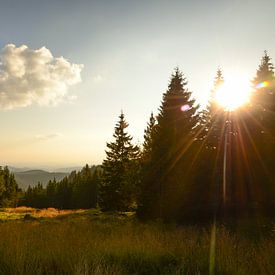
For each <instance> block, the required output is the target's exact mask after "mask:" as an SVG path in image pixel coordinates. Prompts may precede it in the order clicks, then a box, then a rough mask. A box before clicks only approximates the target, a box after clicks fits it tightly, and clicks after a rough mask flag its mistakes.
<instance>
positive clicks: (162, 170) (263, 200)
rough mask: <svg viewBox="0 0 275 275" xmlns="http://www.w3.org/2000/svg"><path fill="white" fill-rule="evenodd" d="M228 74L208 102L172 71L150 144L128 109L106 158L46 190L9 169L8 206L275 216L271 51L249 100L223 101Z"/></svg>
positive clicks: (1, 193) (2, 182)
mask: <svg viewBox="0 0 275 275" xmlns="http://www.w3.org/2000/svg"><path fill="white" fill-rule="evenodd" d="M225 81H226V79H224V77H223V71H222V69H221V68H218V70H217V72H216V76H215V78H214V80H213V89H212V90H211V96H210V99H209V101H208V104H207V106H206V108H204V109H202V108H201V107H200V106H199V105H198V104H197V103H196V101H195V99H194V97H193V94H192V92H191V91H189V89H188V81H187V79H186V77H185V75H184V74H183V73H182V72H181V71H180V69H179V68H175V70H174V71H173V73H172V75H171V77H170V81H169V85H168V88H167V90H166V91H165V92H164V94H163V97H162V102H161V104H160V107H159V109H158V113H157V114H153V113H151V115H150V116H149V120H148V123H147V126H146V128H145V130H144V142H143V144H142V146H137V145H136V144H134V143H133V137H132V136H131V135H130V134H129V133H128V132H127V127H128V122H127V121H126V118H125V115H124V113H123V112H121V113H120V115H119V118H118V122H117V124H116V125H115V129H114V134H113V141H111V142H108V143H107V148H106V157H105V159H104V161H103V163H102V165H100V166H90V167H89V166H88V165H86V166H85V167H84V168H83V169H82V170H81V171H80V172H72V173H71V174H70V175H69V176H68V177H65V178H64V179H63V180H61V181H59V182H57V181H56V180H53V181H49V182H48V184H47V186H46V187H45V188H44V187H43V186H42V184H40V183H38V184H37V185H36V186H34V187H29V188H28V189H27V190H20V189H19V188H18V186H17V184H16V182H15V180H14V177H13V175H12V174H10V172H9V170H8V168H4V169H1V170H0V203H1V205H2V206H7V205H8V206H16V205H24V206H31V207H36V208H48V207H55V208H60V209H77V208H82V209H88V208H100V209H101V210H102V211H108V212H109V211H118V212H125V211H134V212H136V214H137V216H138V217H139V218H140V219H141V220H161V221H164V222H178V223H184V222H189V221H195V222H204V221H212V220H213V218H215V219H220V220H227V219H239V218H243V217H249V218H256V217H259V216H263V217H271V216H274V214H275V213H274V209H275V207H274V206H275V172H274V161H275V116H274V111H275V76H274V66H273V64H272V61H271V57H270V56H269V55H268V54H267V52H265V53H264V55H263V57H262V59H261V60H260V64H259V67H258V69H257V70H256V74H255V76H254V77H253V78H252V79H251V95H250V100H249V102H247V103H246V104H243V105H242V106H240V107H239V108H236V109H232V110H231V109H225V108H224V107H222V106H221V105H220V104H218V103H217V101H216V100H215V94H216V93H217V91H218V89H219V87H221V85H223V83H224V82H225Z"/></svg>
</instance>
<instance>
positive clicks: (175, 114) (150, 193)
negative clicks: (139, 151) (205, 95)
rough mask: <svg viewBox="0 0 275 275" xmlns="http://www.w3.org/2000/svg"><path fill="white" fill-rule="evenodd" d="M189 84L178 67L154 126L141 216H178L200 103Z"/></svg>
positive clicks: (139, 212)
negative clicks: (197, 102)
mask: <svg viewBox="0 0 275 275" xmlns="http://www.w3.org/2000/svg"><path fill="white" fill-rule="evenodd" d="M186 85H187V81H186V78H185V77H184V76H183V74H182V73H181V72H180V71H179V69H178V68H176V69H175V72H174V73H173V74H172V77H171V80H170V83H169V86H168V89H167V91H166V93H164V95H163V100H162V104H161V107H160V108H159V115H158V117H157V123H156V125H155V126H154V128H155V129H154V131H155V132H154V138H153V142H152V145H151V159H150V163H149V164H148V169H147V171H146V175H145V176H144V178H143V184H142V188H143V190H142V192H141V197H140V200H139V209H138V214H139V216H140V217H142V218H149V219H150V218H161V219H164V220H170V219H174V218H175V215H177V211H176V209H177V207H178V206H179V200H181V199H182V198H181V197H180V194H181V192H182V190H183V189H184V188H183V187H184V184H185V180H184V175H183V174H184V173H183V170H184V162H187V159H188V149H189V148H190V144H192V143H193V140H194V138H195V128H196V126H197V125H198V115H197V110H198V106H196V104H195V100H194V99H192V97H191V95H192V94H191V92H189V91H188V89H187V87H186ZM186 180H187V179H186Z"/></svg>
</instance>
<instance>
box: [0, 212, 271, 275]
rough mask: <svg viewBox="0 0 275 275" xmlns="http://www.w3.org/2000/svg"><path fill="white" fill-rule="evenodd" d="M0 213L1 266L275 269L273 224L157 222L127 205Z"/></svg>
mask: <svg viewBox="0 0 275 275" xmlns="http://www.w3.org/2000/svg"><path fill="white" fill-rule="evenodd" d="M53 213H55V214H53ZM11 217H13V219H14V220H13V221H11ZM0 219H1V221H2V223H1V225H0V236H1V238H0V274H28V275H29V274H36V275H37V274H209V272H210V273H212V274H274V273H275V263H274V258H275V245H274V242H273V240H274V231H272V228H273V227H272V226H270V227H269V229H268V230H265V227H262V228H261V229H259V231H257V234H256V235H253V234H248V232H250V233H251V232H252V231H251V228H250V229H249V226H247V227H246V228H245V227H244V226H242V227H237V229H230V230H229V229H228V228H226V227H225V226H222V225H219V226H217V227H213V226H204V227H201V226H200V227H196V226H176V225H171V224H170V225H163V224H161V223H140V222H138V221H137V220H136V218H135V215H134V214H133V213H117V214H114V213H113V214H108V213H101V212H99V211H98V210H76V211H59V210H56V209H44V210H37V209H33V208H15V209H3V210H2V212H1V216H0ZM260 232H261V234H259V233H260ZM255 236H257V238H256V237H255Z"/></svg>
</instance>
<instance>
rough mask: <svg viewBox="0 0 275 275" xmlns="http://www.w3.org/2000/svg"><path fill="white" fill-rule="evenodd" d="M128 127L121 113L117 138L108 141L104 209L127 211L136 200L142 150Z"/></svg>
mask: <svg viewBox="0 0 275 275" xmlns="http://www.w3.org/2000/svg"><path fill="white" fill-rule="evenodd" d="M127 127H128V123H127V122H126V121H125V119H124V114H123V113H121V115H120V116H119V121H118V123H117V124H116V126H115V132H114V135H113V137H114V139H115V141H114V142H110V143H107V151H106V155H107V156H106V159H105V160H104V161H103V165H102V169H103V174H102V184H101V186H100V201H99V203H100V207H101V208H102V209H103V210H107V211H110V210H112V211H114V210H115V211H126V210H129V209H130V208H131V207H132V206H133V203H134V202H135V196H136V190H137V185H138V171H139V157H140V152H139V148H138V147H137V146H134V145H133V144H132V137H131V136H130V135H129V134H128V133H127V132H126V128H127Z"/></svg>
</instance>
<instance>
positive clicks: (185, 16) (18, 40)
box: [0, 0, 275, 167]
mask: <svg viewBox="0 0 275 275" xmlns="http://www.w3.org/2000/svg"><path fill="white" fill-rule="evenodd" d="M274 10H275V1H271V0H270V1H268V0H265V1H255V0H250V1H246V0H243V1H221V0H220V1H216V0H212V1H210V0H208V1H207V0H204V1H196V0H194V1H173V0H172V1H104V0H103V1H81V0H79V1H70V0H66V1H61V0H59V1H58V0H56V1H55V0H52V1H28V0H25V1H11V0H9V1H1V8H0V25H1V31H0V34H1V35H0V47H1V48H4V47H5V46H6V45H7V44H9V43H12V44H14V45H16V46H17V47H20V46H21V45H23V44H24V45H27V47H28V48H30V49H33V50H36V49H39V48H41V47H46V48H47V49H49V51H50V52H51V54H52V55H53V56H54V57H60V56H63V57H64V58H66V59H67V60H68V61H69V62H71V63H74V64H83V65H84V67H83V69H82V71H81V78H82V81H81V82H78V83H76V84H75V85H71V86H70V87H68V90H67V94H68V95H74V96H76V97H77V98H76V99H75V100H73V101H72V102H68V101H66V100H64V101H62V102H60V103H58V104H56V106H54V107H53V106H39V105H38V104H35V103H34V104H30V105H28V106H25V107H16V108H12V109H11V110H2V111H0V125H1V130H2V131H1V132H2V134H1V136H0V152H1V162H2V163H3V164H10V165H17V166H36V167H46V166H47V167H63V166H68V165H84V164H85V163H89V164H99V163H101V161H102V159H103V158H104V150H105V145H106V142H107V141H110V140H111V139H112V134H113V128H114V124H115V123H116V121H117V118H118V115H119V113H120V111H121V109H123V110H124V112H125V115H126V119H127V120H128V122H129V124H130V127H129V132H130V134H132V135H133V136H134V138H135V139H134V140H135V142H142V136H143V129H144V127H145V125H146V122H147V119H148V117H149V115H150V112H151V111H154V112H157V108H158V106H159V105H160V101H161V98H162V93H163V92H165V90H166V88H167V84H168V81H169V78H170V75H171V72H172V71H173V68H175V67H176V66H179V68H180V69H181V70H182V71H183V73H184V74H185V75H186V77H187V79H188V82H189V84H188V87H189V89H190V90H191V91H193V92H194V95H195V96H196V98H197V99H198V101H200V102H204V100H205V99H206V97H207V93H208V92H209V90H210V89H211V85H212V82H213V78H214V76H215V72H216V69H217V67H218V66H221V67H222V69H223V71H224V74H225V76H226V74H227V73H231V72H240V73H242V74H245V75H248V76H249V77H250V78H253V76H254V74H255V71H256V69H257V67H258V64H259V61H260V58H261V56H262V54H263V51H264V50H267V51H268V53H269V54H270V55H271V57H275V47H274V45H275V43H274V42H275V36H274V25H275V17H274V15H273V11H274ZM0 92H1V91H0Z"/></svg>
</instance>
